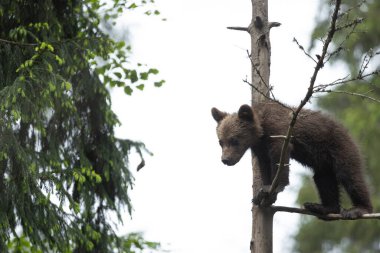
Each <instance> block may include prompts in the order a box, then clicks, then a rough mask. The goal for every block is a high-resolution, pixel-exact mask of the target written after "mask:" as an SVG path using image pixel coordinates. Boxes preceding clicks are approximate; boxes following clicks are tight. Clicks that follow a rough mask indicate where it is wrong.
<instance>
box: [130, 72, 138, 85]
mask: <svg viewBox="0 0 380 253" xmlns="http://www.w3.org/2000/svg"><path fill="white" fill-rule="evenodd" d="M129 79H130V80H131V82H132V83H134V82H137V80H139V78H138V77H137V71H136V70H131V72H130V73H129Z"/></svg>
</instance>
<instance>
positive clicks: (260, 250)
mask: <svg viewBox="0 0 380 253" xmlns="http://www.w3.org/2000/svg"><path fill="white" fill-rule="evenodd" d="M269 29H270V28H269V22H268V0H252V21H251V24H250V25H249V28H248V32H249V33H250V35H251V55H250V57H251V63H252V69H251V71H252V86H253V87H257V90H256V89H252V106H255V103H259V102H263V101H265V99H266V98H265V97H268V96H269V92H270V88H269V87H270V85H269V74H270V50H271V49H270V41H269ZM252 166H253V185H252V188H253V196H256V194H257V193H258V191H259V190H260V188H261V187H262V180H261V174H260V168H259V165H258V162H257V159H256V158H255V157H254V154H253V153H252ZM273 214H274V213H273V212H272V210H271V209H270V208H265V207H260V206H255V205H253V207H252V239H251V245H250V248H251V253H271V252H272V251H273V246H272V230H273Z"/></svg>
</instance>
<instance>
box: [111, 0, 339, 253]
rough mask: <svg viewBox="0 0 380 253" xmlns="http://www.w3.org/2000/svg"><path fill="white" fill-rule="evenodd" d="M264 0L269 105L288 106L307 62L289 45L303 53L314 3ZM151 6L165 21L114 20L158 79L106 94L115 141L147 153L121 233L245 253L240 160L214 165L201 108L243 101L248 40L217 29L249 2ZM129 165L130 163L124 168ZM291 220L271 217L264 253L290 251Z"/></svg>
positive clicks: (247, 182) (189, 252)
mask: <svg viewBox="0 0 380 253" xmlns="http://www.w3.org/2000/svg"><path fill="white" fill-rule="evenodd" d="M269 2H270V7H269V15H270V21H277V22H280V23H282V26H280V27H279V28H274V29H272V31H271V43H272V60H271V61H272V65H271V84H272V85H274V87H275V89H274V92H275V94H276V97H277V98H279V99H280V100H282V101H283V102H286V103H288V104H291V105H297V104H298V103H299V102H300V100H301V99H302V98H303V96H304V93H305V92H306V89H307V87H308V82H309V80H310V77H311V75H312V72H313V70H314V65H313V62H312V61H311V60H310V59H308V58H307V57H306V56H305V55H304V54H303V53H302V51H300V50H299V49H298V47H297V45H296V44H295V43H294V42H292V40H293V37H295V38H297V40H298V41H299V42H300V43H301V44H302V45H303V46H304V47H305V48H307V47H308V44H309V40H310V32H311V29H312V27H313V23H314V20H315V16H316V13H317V12H318V10H317V8H318V0H309V1H304V0H289V1H283V0H269ZM157 7H158V9H159V10H160V11H161V13H162V17H164V18H167V21H166V22H161V21H160V18H149V17H143V16H142V15H136V14H133V13H132V14H129V13H128V14H127V13H126V14H125V16H123V18H122V19H121V20H120V22H119V23H118V26H119V27H127V28H128V29H129V31H130V32H131V34H130V40H131V42H132V45H133V48H134V56H135V58H136V59H137V60H138V61H139V62H142V63H147V64H148V65H149V66H150V67H155V68H158V69H159V70H160V78H163V79H165V80H166V83H165V85H164V86H163V87H161V88H158V89H157V88H153V87H149V86H148V87H146V89H145V90H144V91H143V92H140V91H138V90H136V91H135V92H134V94H133V95H132V96H127V95H125V94H124V93H123V92H122V90H114V91H113V92H112V99H113V109H114V110H115V112H116V113H117V114H118V116H119V119H120V120H121V122H122V126H121V127H120V128H119V129H117V134H118V136H120V137H123V138H130V139H133V140H139V141H143V142H144V143H145V144H146V145H147V147H148V148H149V150H151V151H152V152H153V153H154V156H153V157H149V156H148V155H146V156H145V158H146V167H144V168H143V169H142V170H141V171H140V172H139V173H134V174H135V175H134V176H135V179H136V181H135V187H134V189H133V191H132V192H131V198H132V204H133V206H134V213H133V219H130V218H129V216H128V215H127V214H126V215H125V220H126V221H125V223H124V226H123V227H122V229H121V231H122V232H132V231H142V232H144V233H145V238H146V239H148V240H153V241H159V242H162V243H163V246H164V248H166V249H169V250H171V252H173V253H214V252H218V253H247V252H249V241H250V238H251V198H252V191H251V184H252V172H251V162H250V155H249V152H247V153H248V154H246V155H245V156H244V157H243V159H242V160H241V161H240V163H238V164H237V165H235V166H234V167H227V166H224V165H223V164H222V163H221V162H220V156H221V150H220V147H219V145H218V142H217V138H216V133H215V127H216V123H215V122H214V120H213V119H212V117H211V112H210V110H211V107H213V106H216V107H218V108H219V109H221V110H225V111H227V112H234V111H236V110H238V108H239V106H240V105H241V104H244V103H248V104H249V103H250V88H249V87H248V85H247V84H245V83H243V81H242V80H243V79H245V78H246V76H248V77H249V76H250V62H249V60H248V59H247V55H246V50H247V49H249V48H250V38H249V35H248V34H247V33H245V32H238V31H230V30H227V29H226V27H227V26H248V24H249V23H250V19H251V1H249V0H244V1H243V0H239V1H231V0H230V1H226V0H208V1H200V0H192V1H190V0H176V1H168V0H166V1H165V0H159V1H157ZM323 71H324V72H325V78H328V76H329V75H330V76H331V73H332V72H331V71H329V69H328V67H325V68H324V69H323ZM333 77H334V76H333ZM335 77H336V76H335ZM333 79H336V78H329V79H327V80H333ZM309 106H313V105H309ZM138 162H139V160H138V159H133V160H132V163H131V168H133V169H134V168H135V167H136V166H137V164H138ZM293 164H294V163H293ZM295 167H297V166H295ZM301 171H302V172H305V171H306V170H304V169H300V168H296V169H294V166H293V170H291V179H290V185H289V186H288V187H287V188H286V190H285V192H283V193H281V194H280V195H279V200H278V201H277V202H276V204H277V205H286V206H294V205H295V203H294V201H295V198H296V194H297V188H298V180H297V174H298V173H299V172H301ZM298 217H299V216H298V215H297V214H283V213H281V214H276V216H275V223H274V252H282V253H283V252H291V251H290V246H291V235H292V232H293V231H294V230H295V228H296V227H297V224H298V223H297V222H298Z"/></svg>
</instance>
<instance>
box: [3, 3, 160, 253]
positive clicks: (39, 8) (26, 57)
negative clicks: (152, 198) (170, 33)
mask: <svg viewBox="0 0 380 253" xmlns="http://www.w3.org/2000/svg"><path fill="white" fill-rule="evenodd" d="M146 2H152V1H141V2H131V1H126V0H124V1H122V0H114V1H108V2H104V3H103V2H102V1H97V0H95V1H94V0H84V1H79V0H41V1H29V0H20V1H12V0H3V1H1V3H0V114H1V115H0V140H1V142H0V252H7V250H8V248H12V249H16V248H17V247H21V246H20V245H21V244H22V243H25V242H26V243H29V244H30V245H32V246H31V249H30V250H31V252H78V253H79V252H81V253H82V252H129V251H122V250H119V251H118V250H117V249H121V248H122V247H123V244H124V245H125V240H124V239H125V238H121V237H118V236H117V235H116V234H115V232H114V227H115V226H114V224H113V223H111V222H110V216H111V215H113V216H115V215H114V214H116V216H117V217H118V219H119V221H120V220H121V219H122V217H121V211H122V209H123V208H125V207H127V208H128V210H129V211H131V203H130V199H129V197H128V192H129V190H130V188H131V186H132V182H133V178H132V176H131V173H130V169H129V167H128V154H129V152H130V151H131V149H133V148H134V149H136V150H137V152H138V153H139V154H142V152H143V151H144V150H145V148H144V145H143V144H142V143H138V142H133V141H131V140H126V139H119V138H117V137H115V133H114V128H115V126H117V125H118V124H119V123H120V122H119V121H118V119H117V116H116V115H115V114H114V112H113V111H112V110H111V98H110V93H109V87H114V86H118V87H122V88H124V91H125V92H126V94H129V95H130V94H131V93H132V91H133V90H134V89H136V88H138V89H143V87H144V83H142V82H146V80H147V79H148V77H149V76H150V75H154V74H157V72H158V71H157V70H156V69H149V68H147V67H146V66H140V64H139V66H137V65H136V67H133V66H131V65H128V62H127V60H128V57H129V55H130V46H129V45H126V43H125V42H117V41H115V40H113V39H112V38H111V37H110V36H109V35H108V34H107V33H106V32H105V31H104V30H103V29H101V27H102V25H101V24H104V23H107V24H112V22H114V20H115V18H116V17H117V16H118V14H120V13H121V12H122V11H124V10H126V9H134V8H136V7H137V6H141V5H143V6H145V8H149V7H147V6H146ZM147 13H148V14H150V13H155V14H158V11H152V10H149V9H148V11H147ZM162 83H163V81H159V82H156V83H155V85H156V86H160V85H161V84H162ZM142 161H143V160H142ZM115 223H117V221H115ZM140 239H141V238H140ZM16 244H17V245H18V246H17V247H16V246H15V245H16ZM151 246H152V245H151ZM156 246H157V245H153V246H152V247H153V248H154V247H156ZM14 251H16V250H14Z"/></svg>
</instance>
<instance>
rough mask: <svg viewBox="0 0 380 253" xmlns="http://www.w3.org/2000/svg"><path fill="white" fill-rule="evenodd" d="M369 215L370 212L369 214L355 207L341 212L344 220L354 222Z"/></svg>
mask: <svg viewBox="0 0 380 253" xmlns="http://www.w3.org/2000/svg"><path fill="white" fill-rule="evenodd" d="M367 213H370V212H368V211H367V210H366V209H364V208H360V207H353V208H351V209H343V210H342V212H341V215H342V216H343V218H346V219H352V220H354V219H357V218H359V217H361V216H363V214H367Z"/></svg>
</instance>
